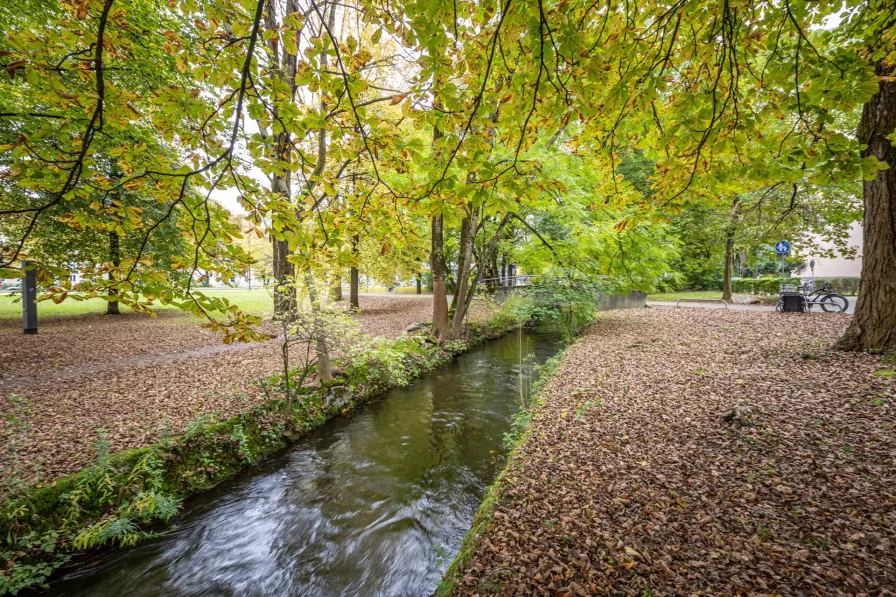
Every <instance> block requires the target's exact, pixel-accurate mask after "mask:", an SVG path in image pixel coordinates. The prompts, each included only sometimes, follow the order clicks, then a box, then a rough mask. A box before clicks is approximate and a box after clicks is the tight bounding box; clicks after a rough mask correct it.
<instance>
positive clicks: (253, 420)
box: [0, 315, 519, 595]
mask: <svg viewBox="0 0 896 597" xmlns="http://www.w3.org/2000/svg"><path fill="white" fill-rule="evenodd" d="M517 325H519V322H518V321H517V320H515V319H514V318H512V317H509V316H503V315H502V316H496V317H492V319H491V320H490V321H489V323H488V324H483V325H476V324H471V325H469V326H468V333H467V335H466V337H465V339H463V340H457V341H451V342H449V343H447V344H445V345H443V346H438V345H436V344H435V343H434V342H433V341H432V339H431V338H430V337H429V336H428V335H426V334H419V335H413V336H404V335H403V336H402V337H400V338H398V339H395V340H390V341H381V342H380V343H379V344H378V345H377V347H376V349H375V350H371V351H369V352H367V353H365V354H364V355H363V356H361V357H357V358H354V359H352V360H351V361H350V362H346V363H343V364H342V366H341V371H340V372H339V375H338V376H337V377H336V378H335V379H334V380H333V382H331V383H327V384H325V385H324V386H323V387H319V388H314V389H305V390H303V392H302V393H301V394H300V395H299V396H298V399H296V397H295V396H294V397H293V400H290V401H286V400H284V399H282V398H281V396H282V395H283V394H284V392H283V391H282V383H283V380H282V378H280V377H272V378H269V379H266V380H261V381H260V382H259V384H260V385H261V386H262V387H263V388H264V390H265V391H266V392H268V393H269V395H270V396H271V399H270V400H268V401H267V402H265V403H264V404H261V405H259V406H256V407H254V408H252V409H250V410H248V411H246V412H244V413H242V414H241V415H239V416H236V417H233V418H230V419H227V420H223V421H217V420H214V418H213V417H207V418H204V419H198V420H196V421H194V422H192V423H191V424H190V425H188V427H187V428H186V430H185V431H184V433H183V434H182V435H179V436H177V437H170V438H166V439H164V440H162V441H159V442H157V443H155V444H153V445H151V446H148V447H146V448H140V449H132V450H125V451H121V452H115V453H112V452H111V450H110V446H109V444H108V442H107V441H106V440H105V439H104V438H103V437H102V436H101V438H100V441H99V442H98V445H97V457H96V459H95V461H94V462H93V463H92V464H91V465H90V466H88V467H86V468H84V469H83V470H81V471H80V472H78V473H76V474H74V475H70V476H68V477H64V478H61V479H58V480H57V481H55V482H54V483H53V484H50V485H44V486H40V485H37V486H32V487H19V488H18V489H16V488H13V489H12V490H10V491H8V493H7V495H6V497H5V498H4V504H3V511H2V513H0V531H2V534H0V541H2V543H3V546H2V554H0V555H2V557H3V562H4V568H3V570H2V572H0V595H4V594H16V593H18V592H20V591H21V590H23V589H25V588H31V587H38V586H40V585H41V584H42V583H44V582H45V581H46V580H47V579H48V578H49V577H50V576H51V575H52V574H53V572H54V570H56V569H58V568H59V567H60V566H62V565H63V564H65V563H67V562H68V561H70V559H71V558H72V557H73V556H74V555H75V554H78V553H83V552H86V551H89V550H91V549H97V548H101V547H106V548H108V547H110V546H112V547H117V546H128V545H133V544H136V543H138V542H139V541H141V540H143V539H146V538H148V537H151V536H152V535H153V532H154V531H157V530H160V529H162V528H164V525H165V523H167V522H169V521H170V520H171V519H172V518H173V517H174V516H175V515H176V514H177V512H178V509H179V504H180V502H181V500H182V499H183V498H185V497H186V496H189V495H191V494H195V493H197V492H201V491H204V490H207V489H209V488H211V487H214V486H215V485H217V484H219V483H220V482H221V481H223V480H224V479H226V478H228V477H230V476H232V475H233V474H234V473H236V472H238V471H240V470H242V469H245V468H246V467H248V466H251V465H252V464H253V463H255V462H257V461H258V460H259V459H261V458H263V457H265V456H266V455H269V454H271V453H273V452H275V451H277V450H279V449H282V448H284V447H286V446H288V445H289V444H291V443H293V442H295V441H296V440H297V439H299V438H300V437H302V436H303V435H304V434H305V433H307V432H308V431H309V430H311V429H313V428H315V427H318V426H320V425H322V424H323V423H325V422H326V421H328V420H329V419H331V418H333V417H335V416H339V415H340V414H345V413H347V412H348V411H350V410H351V409H352V408H354V407H355V406H357V405H359V404H362V403H364V402H365V401H367V400H370V399H371V398H374V397H377V396H380V395H382V394H383V393H384V392H386V391H387V390H389V389H391V388H395V387H400V386H405V385H407V384H409V383H411V381H413V380H414V379H415V378H417V377H419V376H420V375H423V374H425V373H427V372H429V371H431V370H433V369H435V368H436V367H439V366H441V365H445V364H447V363H449V362H450V361H451V360H452V359H453V358H454V357H455V356H456V355H458V354H460V353H463V352H466V351H467V350H469V349H471V348H473V347H474V346H478V345H480V344H482V343H484V342H486V341H488V340H491V339H494V338H497V337H499V336H501V335H503V334H504V333H506V332H507V331H509V330H510V329H513V328H514V327H516V326H517Z"/></svg>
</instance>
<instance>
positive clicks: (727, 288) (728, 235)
mask: <svg viewBox="0 0 896 597" xmlns="http://www.w3.org/2000/svg"><path fill="white" fill-rule="evenodd" d="M739 212H740V199H738V198H737V197H735V198H734V201H733V203H732V204H731V215H730V216H729V218H728V226H726V228H725V275H724V277H723V279H722V300H723V301H730V300H731V272H732V270H733V269H734V236H735V234H737V217H738V213H739Z"/></svg>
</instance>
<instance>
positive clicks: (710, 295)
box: [647, 290, 722, 302]
mask: <svg viewBox="0 0 896 597" xmlns="http://www.w3.org/2000/svg"><path fill="white" fill-rule="evenodd" d="M720 298H722V291H720V290H694V291H690V292H661V293H659V294H649V295H647V300H648V301H672V302H674V301H677V300H678V299H720Z"/></svg>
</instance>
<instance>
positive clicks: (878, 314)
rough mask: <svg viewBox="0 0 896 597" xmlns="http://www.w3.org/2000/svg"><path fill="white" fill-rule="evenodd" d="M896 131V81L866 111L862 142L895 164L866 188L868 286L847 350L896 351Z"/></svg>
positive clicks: (886, 71)
mask: <svg viewBox="0 0 896 597" xmlns="http://www.w3.org/2000/svg"><path fill="white" fill-rule="evenodd" d="M874 70H875V74H877V75H878V76H879V77H892V76H894V75H896V69H894V68H893V67H884V65H883V63H882V62H878V63H877V64H876V65H875V68H874ZM894 131H896V80H893V79H883V78H882V79H881V81H880V90H879V91H878V92H877V93H876V94H874V95H873V96H872V97H871V99H870V100H869V101H868V103H867V104H865V106H864V107H863V109H862V119H861V121H860V122H859V130H858V138H859V142H860V143H862V144H867V146H868V148H867V149H865V151H863V152H862V156H863V157H867V156H872V155H873V156H874V157H876V158H877V159H878V160H880V161H881V162H886V163H887V164H889V166H890V168H889V169H887V170H880V171H878V172H877V176H876V177H875V178H874V180H866V181H865V182H864V189H863V195H864V201H865V217H864V223H863V228H864V229H863V234H864V241H863V243H862V286H861V289H860V290H859V299H858V303H857V304H856V313H855V316H854V317H853V319H852V322H851V323H850V325H849V327H848V328H847V330H846V333H844V334H843V337H842V338H840V340H839V342H837V348H840V349H842V350H883V351H888V352H892V351H896V147H894V146H893V144H892V143H891V142H890V141H889V140H888V139H887V138H886V137H887V135H891V134H892V133H893V132H894Z"/></svg>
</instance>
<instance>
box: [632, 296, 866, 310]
mask: <svg viewBox="0 0 896 597" xmlns="http://www.w3.org/2000/svg"><path fill="white" fill-rule="evenodd" d="M846 300H847V301H849V306H847V307H846V312H847V313H848V314H850V315H852V314H853V313H855V311H856V297H854V296H848V297H846ZM647 304H648V305H650V306H651V307H674V306H676V305H675V303H674V302H673V301H648V302H647ZM681 306H682V307H698V308H701V309H724V308H725V305H723V304H722V303H698V302H695V301H687V302H685V301H682V303H681ZM728 308H729V309H733V310H736V311H774V310H775V307H774V305H737V304H734V303H729V304H728ZM816 310H817V309H816Z"/></svg>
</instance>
